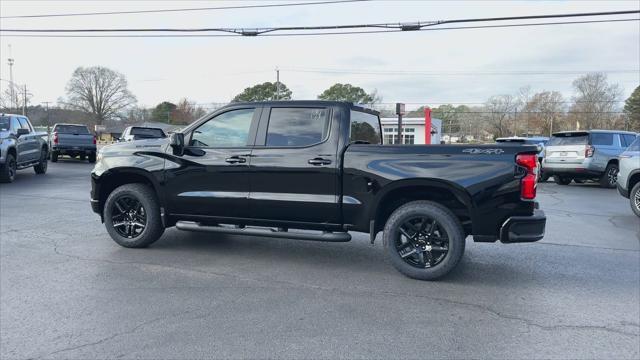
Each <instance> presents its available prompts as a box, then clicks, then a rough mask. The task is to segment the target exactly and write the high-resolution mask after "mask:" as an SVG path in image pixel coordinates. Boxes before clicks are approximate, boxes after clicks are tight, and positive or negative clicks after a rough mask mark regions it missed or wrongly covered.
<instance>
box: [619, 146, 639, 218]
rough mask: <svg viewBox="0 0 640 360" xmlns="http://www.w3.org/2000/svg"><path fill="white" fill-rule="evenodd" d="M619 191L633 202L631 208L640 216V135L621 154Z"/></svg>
mask: <svg viewBox="0 0 640 360" xmlns="http://www.w3.org/2000/svg"><path fill="white" fill-rule="evenodd" d="M618 162H619V164H620V172H619V173H618V185H617V186H618V192H619V193H620V195H622V196H624V197H626V198H627V199H629V201H630V202H631V210H633V212H634V213H635V214H636V215H638V217H640V136H638V137H637V138H636V140H635V141H634V142H633V143H632V144H631V146H629V147H628V148H627V150H625V151H624V152H623V153H622V154H620V157H619V160H618Z"/></svg>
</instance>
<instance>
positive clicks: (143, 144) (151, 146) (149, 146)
mask: <svg viewBox="0 0 640 360" xmlns="http://www.w3.org/2000/svg"><path fill="white" fill-rule="evenodd" d="M168 145H169V138H159V139H145V140H135V141H127V142H120V143H115V144H111V145H107V146H105V147H103V148H102V149H100V152H101V153H102V154H103V155H105V156H109V155H122V153H134V152H139V151H146V152H153V151H157V152H165V149H166V147H167V146H168Z"/></svg>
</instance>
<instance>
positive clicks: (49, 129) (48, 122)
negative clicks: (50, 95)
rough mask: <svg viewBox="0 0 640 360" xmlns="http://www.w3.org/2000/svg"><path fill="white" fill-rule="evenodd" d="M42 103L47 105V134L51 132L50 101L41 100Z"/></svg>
mask: <svg viewBox="0 0 640 360" xmlns="http://www.w3.org/2000/svg"><path fill="white" fill-rule="evenodd" d="M42 103H43V104H45V105H46V107H47V134H51V122H50V121H49V103H50V101H43V102H42Z"/></svg>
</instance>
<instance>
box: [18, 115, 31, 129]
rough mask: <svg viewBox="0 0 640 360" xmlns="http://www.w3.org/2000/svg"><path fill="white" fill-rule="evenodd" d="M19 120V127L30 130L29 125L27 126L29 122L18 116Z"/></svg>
mask: <svg viewBox="0 0 640 360" xmlns="http://www.w3.org/2000/svg"><path fill="white" fill-rule="evenodd" d="M18 120H19V121H20V127H21V128H23V129H26V130H28V131H29V132H31V126H29V122H28V121H27V119H25V118H18Z"/></svg>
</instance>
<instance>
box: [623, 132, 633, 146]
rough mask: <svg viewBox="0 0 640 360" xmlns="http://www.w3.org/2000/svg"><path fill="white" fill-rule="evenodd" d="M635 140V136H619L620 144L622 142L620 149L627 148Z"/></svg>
mask: <svg viewBox="0 0 640 360" xmlns="http://www.w3.org/2000/svg"><path fill="white" fill-rule="evenodd" d="M635 139H636V137H635V135H630V134H621V135H620V142H622V147H627V146H629V145H631V143H633V141H634V140H635Z"/></svg>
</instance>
